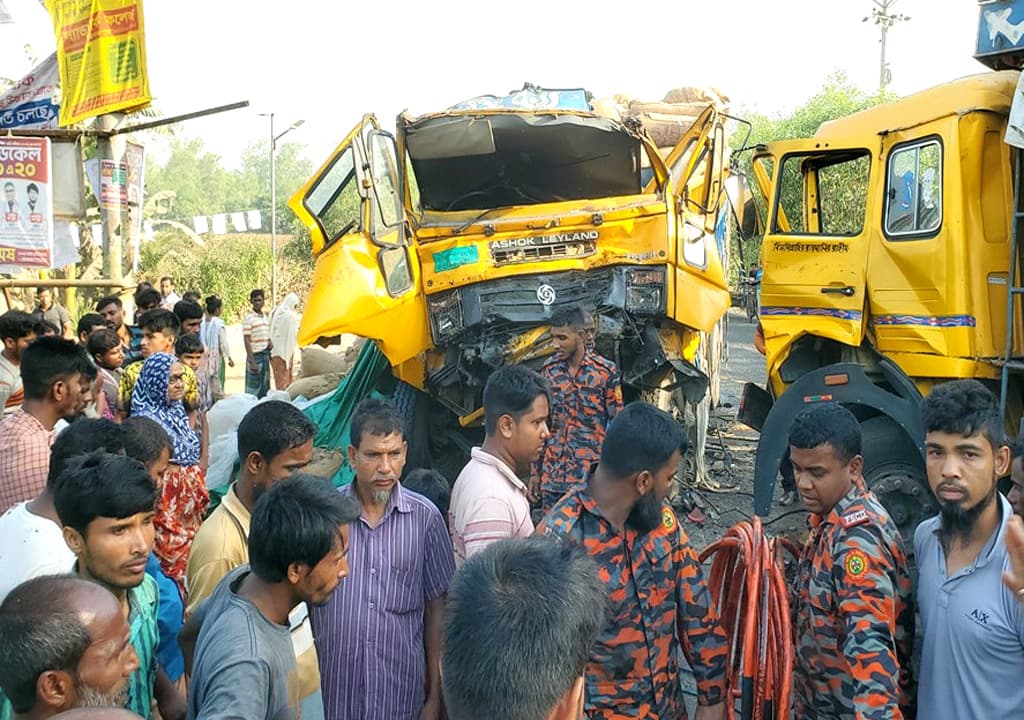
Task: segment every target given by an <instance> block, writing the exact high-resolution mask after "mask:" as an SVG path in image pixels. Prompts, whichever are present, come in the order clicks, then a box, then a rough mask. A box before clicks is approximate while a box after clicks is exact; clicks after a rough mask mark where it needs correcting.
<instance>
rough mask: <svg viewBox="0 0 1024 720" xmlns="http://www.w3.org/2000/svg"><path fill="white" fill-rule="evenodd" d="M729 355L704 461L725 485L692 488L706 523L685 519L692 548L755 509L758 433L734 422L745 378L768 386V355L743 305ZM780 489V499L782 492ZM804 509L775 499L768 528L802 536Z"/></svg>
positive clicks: (736, 313)
mask: <svg viewBox="0 0 1024 720" xmlns="http://www.w3.org/2000/svg"><path fill="white" fill-rule="evenodd" d="M728 323H729V328H728V356H727V361H726V363H725V367H724V371H723V374H722V388H721V400H720V403H719V406H718V408H716V409H715V410H714V411H713V412H712V415H711V423H710V427H709V429H708V441H707V448H706V452H705V459H706V461H707V465H708V468H709V470H710V471H711V474H712V478H713V479H714V480H715V481H716V482H718V483H719V484H720V485H721V486H722V488H721V490H720V491H718V492H712V491H708V490H704V489H696V488H690V491H691V497H692V498H693V500H695V501H696V503H697V505H698V507H699V508H700V509H701V512H702V513H703V514H704V515H705V516H706V517H707V519H706V521H704V522H701V523H698V522H694V521H693V519H692V517H691V518H688V517H685V513H683V515H684V516H683V517H681V518H680V520H681V521H682V522H683V525H684V527H685V528H686V531H687V533H688V534H689V536H690V541H691V543H692V544H693V545H694V547H696V548H699V549H703V548H704V547H706V546H707V545H709V544H710V543H712V542H714V541H715V540H717V539H718V538H720V537H721V536H722V535H723V534H724V533H725V532H726V530H728V529H729V528H730V527H731V526H732V525H734V524H736V523H737V522H740V521H742V520H744V519H746V518H749V517H750V516H751V515H752V514H753V512H754V457H755V454H756V452H757V440H758V433H757V432H755V431H754V430H751V429H750V428H748V427H747V426H746V425H744V424H743V423H741V422H739V421H737V420H736V412H737V410H738V408H739V403H740V397H741V396H742V394H743V386H744V384H745V383H747V382H754V383H757V384H759V385H762V386H763V385H764V382H765V367H764V357H763V356H762V355H760V354H759V353H758V352H757V351H756V350H755V349H754V345H753V339H754V326H753V325H752V324H750V323H749V322H747V319H746V316H745V314H744V313H743V311H742V309H739V310H737V309H735V308H734V309H732V310H730V311H729V320H728ZM779 494H780V493H779V491H778V490H776V498H778V496H779ZM805 518H806V513H805V512H804V511H803V510H800V509H799V501H798V502H797V503H796V504H794V505H790V506H789V507H781V506H779V505H778V504H777V503H776V505H775V507H773V508H772V515H771V516H770V517H769V518H767V519H766V520H767V523H768V524H767V532H768V533H769V534H771V535H786V536H789V537H791V538H793V539H796V540H800V539H801V538H802V536H803V535H804V533H805V528H806V524H805V522H806V520H805Z"/></svg>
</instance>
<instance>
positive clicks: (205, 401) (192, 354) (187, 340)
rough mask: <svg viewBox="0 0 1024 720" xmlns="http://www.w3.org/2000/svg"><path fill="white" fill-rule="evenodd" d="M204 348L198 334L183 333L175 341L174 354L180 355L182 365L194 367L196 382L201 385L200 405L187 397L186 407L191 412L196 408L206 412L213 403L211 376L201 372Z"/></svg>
mask: <svg viewBox="0 0 1024 720" xmlns="http://www.w3.org/2000/svg"><path fill="white" fill-rule="evenodd" d="M203 350H204V348H203V342H202V340H200V339H199V336H198V335H184V334H183V335H182V336H181V337H179V338H178V339H177V340H176V341H175V342H174V354H175V355H177V356H178V360H179V361H180V362H181V364H182V365H184V366H185V367H188V368H191V369H192V371H193V372H194V373H195V374H196V382H197V384H198V385H199V403H198V406H197V407H193V406H192V405H190V404H189V401H188V400H187V399H186V401H185V409H186V410H188V412H190V413H191V412H193V411H195V410H198V411H200V412H206V411H207V410H209V409H210V406H211V405H212V404H213V400H212V398H211V397H210V382H209V378H206V377H204V376H203V373H201V372H199V367H200V366H201V365H202V364H203Z"/></svg>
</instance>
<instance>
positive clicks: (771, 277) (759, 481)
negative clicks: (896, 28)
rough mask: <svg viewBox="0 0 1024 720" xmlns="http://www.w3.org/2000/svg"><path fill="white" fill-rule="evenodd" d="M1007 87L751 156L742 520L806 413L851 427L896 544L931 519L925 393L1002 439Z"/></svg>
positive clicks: (1016, 365) (1016, 174)
mask: <svg viewBox="0 0 1024 720" xmlns="http://www.w3.org/2000/svg"><path fill="white" fill-rule="evenodd" d="M1021 5H1024V3H1022V4H1021ZM1022 10H1024V7H1022ZM1018 79H1019V73H1018V72H1017V71H1014V70H1003V71H999V72H989V73H985V74H980V75H976V76H972V77H967V78H963V79H960V80H956V81H953V82H949V83H947V84H945V85H941V86H939V87H935V88H932V89H930V90H925V91H923V92H919V93H917V94H915V95H911V96H909V97H906V98H903V99H900V100H897V101H895V102H892V103H889V104H886V105H882V106H879V107H875V108H872V109H868V110H865V111H862V112H859V113H857V114H855V115H852V116H849V117H846V118H843V119H840V120H835V121H832V122H827V123H824V124H822V126H821V127H820V128H819V130H818V132H817V133H816V134H815V136H814V137H813V138H807V139H797V140H788V141H784V142H778V143H773V144H771V145H769V146H767V147H762V148H759V149H758V150H756V151H755V153H754V168H755V175H756V176H757V178H758V180H759V184H760V185H761V187H762V190H763V192H764V194H765V196H766V197H767V198H768V210H769V212H768V214H767V228H766V232H765V235H764V238H763V244H762V263H763V270H764V273H763V279H762V287H761V322H762V327H763V331H764V340H765V349H766V359H767V375H768V383H767V387H766V388H760V387H757V386H755V385H753V384H748V385H747V387H746V389H745V392H744V397H743V402H742V403H741V410H740V419H741V420H744V421H745V422H746V423H747V424H749V425H751V426H752V427H755V428H757V429H758V430H760V431H761V439H760V443H759V445H758V450H757V459H756V467H755V509H756V510H757V512H758V513H759V514H762V515H766V514H768V512H769V511H770V509H771V503H772V495H773V488H774V485H775V482H776V480H777V478H778V475H779V472H780V470H781V471H782V472H783V473H785V472H786V471H787V470H788V467H787V466H788V458H787V450H788V442H787V437H788V431H789V427H790V424H791V423H792V420H793V417H794V416H795V415H796V413H797V412H799V411H800V409H801V408H803V407H805V406H806V405H807V404H808V403H814V402H820V401H828V400H833V401H836V402H840V403H843V404H844V405H845V406H846V407H848V408H850V409H851V410H852V411H853V412H854V414H856V415H857V417H858V419H859V420H860V422H861V427H862V431H863V440H864V457H865V471H864V474H865V478H866V480H867V482H868V484H869V485H871V486H872V488H873V489H874V490H875V492H876V493H877V494H878V495H879V497H880V498H881V499H882V501H883V502H884V503H885V505H886V506H887V507H888V509H889V511H890V513H891V514H892V516H893V518H894V519H895V520H896V522H897V524H898V525H899V526H900V528H901V530H902V531H903V532H904V533H905V534H906V533H912V531H913V528H914V527H916V525H917V523H918V522H919V521H920V520H921V519H923V518H924V517H927V516H929V515H931V514H933V513H934V512H935V511H936V510H937V506H936V505H935V503H934V501H933V499H932V494H931V492H930V491H929V488H928V484H927V480H926V477H925V473H924V450H923V443H924V430H923V427H922V425H921V419H920V411H919V405H920V402H921V399H922V397H923V396H924V395H925V394H927V393H928V391H929V390H930V389H931V388H932V387H933V386H934V385H935V384H937V383H941V382H945V381H948V380H952V379H958V378H977V379H979V380H981V381H982V382H983V383H985V384H987V385H988V386H989V387H990V388H991V389H992V390H993V392H995V393H996V394H998V395H1000V396H1001V399H1002V406H1003V409H1004V413H1005V420H1006V425H1007V429H1008V431H1011V432H1014V433H1015V432H1016V431H1017V428H1018V427H1019V422H1020V418H1021V409H1022V407H1021V399H1022V392H1024V387H1022V384H1021V375H1020V371H1021V369H1022V368H1024V364H1022V363H1021V360H1022V359H1024V327H1022V323H1021V306H1020V292H1021V290H1020V289H1019V287H1020V285H1021V272H1020V263H1021V256H1020V248H1021V244H1022V241H1021V238H1022V234H1024V220H1021V219H1020V217H1021V215H1020V214H1016V218H1015V212H1014V208H1015V207H1017V208H1020V207H1021V202H1022V198H1021V192H1022V189H1021V187H1020V182H1021V177H1022V173H1024V167H1022V164H1021V153H1020V152H1019V151H1017V150H1015V149H1014V148H1013V147H1011V146H1009V145H1007V144H1006V143H1005V142H1004V136H1005V135H1006V132H1007V127H1008V122H1009V117H1010V109H1011V104H1012V102H1013V100H1014V95H1015V93H1016V95H1017V96H1018V97H1019V96H1020V91H1019V90H1017V86H1018ZM1015 188H1017V190H1016V196H1015ZM790 472H791V471H790Z"/></svg>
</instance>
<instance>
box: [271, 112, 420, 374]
mask: <svg viewBox="0 0 1024 720" xmlns="http://www.w3.org/2000/svg"><path fill="white" fill-rule="evenodd" d="M399 187H400V182H399V176H398V162H397V156H396V151H395V144H394V138H393V137H392V136H390V135H388V134H387V133H384V132H382V131H381V130H380V127H379V125H378V124H377V120H376V118H374V117H373V116H372V115H368V116H366V117H365V118H363V120H362V122H360V124H359V125H357V126H356V127H355V128H353V130H352V131H351V132H350V133H349V134H348V136H347V137H346V138H345V140H344V141H343V142H342V143H341V144H340V145H339V146H338V147H337V149H336V150H335V151H334V152H333V153H332V154H331V156H330V157H329V158H328V159H327V162H325V163H324V164H323V165H322V166H321V167H320V169H319V170H318V171H317V172H316V174H315V175H314V176H313V178H312V179H310V181H309V182H307V183H306V184H305V185H304V186H303V187H302V188H300V189H299V191H298V192H297V193H295V195H294V196H293V197H292V198H291V199H290V200H289V206H290V207H291V208H292V210H293V211H294V212H295V214H296V215H297V216H298V217H299V218H300V219H301V220H302V222H303V223H304V224H305V225H306V227H307V228H309V233H310V237H311V239H312V245H313V252H314V253H315V254H316V255H317V259H316V268H315V270H314V272H313V280H312V292H311V293H310V296H309V298H308V299H307V301H306V310H305V312H304V313H303V315H302V324H301V326H300V328H299V342H300V343H302V344H308V343H312V342H315V341H316V340H317V339H319V338H321V337H332V336H336V335H340V334H342V333H353V334H356V335H361V336H363V337H368V338H371V339H373V340H376V341H377V342H378V343H379V344H380V347H381V351H382V352H383V353H384V354H385V355H386V356H387V357H388V359H389V360H390V361H391V362H392V363H393V364H399V363H402V362H405V361H407V360H409V359H410V358H413V357H415V356H416V355H418V354H419V353H421V352H423V351H424V350H425V349H427V347H429V345H430V334H429V332H427V329H426V328H425V327H424V323H423V317H424V315H425V313H426V305H425V303H424V300H423V296H422V294H421V293H420V292H419V291H418V289H419V286H420V267H419V260H418V257H417V255H416V253H415V252H411V247H410V243H409V238H408V237H407V231H406V227H405V220H404V211H403V208H402V203H401V202H400V194H399ZM395 328H402V330H401V332H395V331H394V330H395Z"/></svg>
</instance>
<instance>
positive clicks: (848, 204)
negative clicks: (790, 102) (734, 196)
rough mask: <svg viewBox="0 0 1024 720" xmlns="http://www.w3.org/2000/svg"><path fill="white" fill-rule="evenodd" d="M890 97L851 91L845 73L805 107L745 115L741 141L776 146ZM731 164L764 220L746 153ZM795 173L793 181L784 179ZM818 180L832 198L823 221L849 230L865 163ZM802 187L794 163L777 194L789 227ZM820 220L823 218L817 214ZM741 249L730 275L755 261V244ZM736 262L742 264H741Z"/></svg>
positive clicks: (835, 169) (837, 168)
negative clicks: (746, 124)
mask: <svg viewBox="0 0 1024 720" xmlns="http://www.w3.org/2000/svg"><path fill="white" fill-rule="evenodd" d="M895 98H896V96H895V95H894V94H892V93H877V92H875V93H867V92H864V91H863V90H861V89H859V88H857V87H856V86H855V85H853V84H852V83H851V82H850V80H849V78H848V77H847V76H846V73H845V72H843V71H841V70H837V71H835V72H833V73H832V74H830V75H829V76H828V77H827V78H826V79H825V82H824V84H823V85H822V87H821V89H820V90H819V91H818V92H817V93H816V94H815V95H814V96H812V97H811V98H809V99H808V100H807V102H806V103H804V104H803V105H801V106H800V107H798V108H797V109H796V110H794V111H793V112H791V113H789V114H776V115H765V114H762V113H751V114H747V115H746V116H745V117H746V119H747V120H749V121H750V123H751V126H752V129H751V132H750V137H749V139H747V141H746V145H747V147H748V148H751V147H754V146H757V145H767V144H768V143H771V142H775V141H778V140H788V139H794V138H809V137H812V136H813V135H814V134H815V133H816V132H817V131H818V128H819V127H820V126H821V124H822V123H824V122H827V121H829V120H835V119H837V118H841V117H846V116H847V115H852V114H853V113H855V112H859V111H861V110H865V109H867V108H869V107H874V106H875V105H880V104H882V103H884V102H889V101H891V100H894V99H895ZM746 134H747V132H746V129H745V128H743V129H741V130H740V131H739V132H737V133H736V134H735V135H733V137H732V142H733V145H734V152H736V151H737V150H739V148H738V147H736V145H737V144H738V143H740V142H743V141H744V139H745V138H746ZM737 164H738V165H739V168H740V171H741V172H742V173H743V175H745V176H746V178H747V179H748V181H749V183H750V186H751V189H752V190H753V192H754V195H755V197H756V198H757V200H758V202H759V204H760V205H761V209H762V217H764V218H767V217H768V213H767V207H768V203H767V198H765V197H764V196H763V195H762V193H761V191H760V188H759V187H758V185H757V182H756V181H755V180H754V173H753V168H752V166H751V152H750V151H749V150H746V151H744V152H742V153H740V154H739V156H738V157H737ZM766 169H767V170H768V172H769V173H774V172H775V168H774V167H771V165H770V163H769V166H768V167H767V168H766ZM794 173H795V177H792V178H791V177H790V175H791V174H794ZM819 180H820V181H822V182H823V183H824V184H826V185H827V186H828V187H832V188H835V189H836V190H837V191H838V192H837V193H836V194H830V196H829V198H828V200H825V198H824V193H823V198H822V202H823V208H822V209H823V211H824V210H826V208H825V207H824V204H825V203H827V204H828V208H827V210H828V217H829V219H830V221H831V222H832V223H834V225H833V227H837V228H849V227H853V226H854V224H855V220H856V213H857V206H858V203H861V202H862V200H863V198H861V197H860V193H859V188H860V187H861V185H862V184H863V183H864V182H866V163H865V162H863V161H860V160H857V159H850V160H849V161H847V162H844V163H842V164H838V165H833V166H830V167H827V168H823V169H822V170H821V171H820V174H819ZM801 193H802V186H801V183H800V175H799V168H798V165H797V163H796V162H795V161H794V162H792V163H787V165H786V167H784V168H783V193H782V199H781V203H782V206H783V208H784V209H791V210H790V212H788V213H787V215H793V216H795V217H793V218H791V220H793V222H799V221H800V218H799V215H800V208H801V203H802V194H801ZM823 214H824V213H823ZM736 237H737V239H738V242H740V243H742V245H741V247H740V248H739V252H738V253H733V254H732V255H733V265H734V267H733V269H732V270H733V271H734V272H735V270H736V269H737V267H738V265H739V263H740V262H742V261H745V262H746V264H748V265H749V264H750V263H751V262H752V261H753V259H754V258H757V257H759V256H760V252H761V238H760V237H755V238H747V239H745V240H741V239H739V235H738V234H737V235H736ZM741 257H742V261H741Z"/></svg>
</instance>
